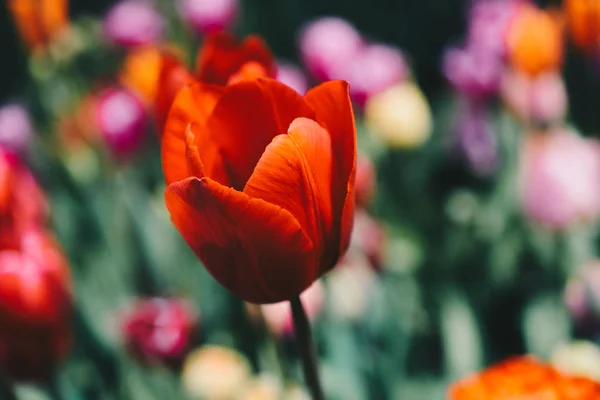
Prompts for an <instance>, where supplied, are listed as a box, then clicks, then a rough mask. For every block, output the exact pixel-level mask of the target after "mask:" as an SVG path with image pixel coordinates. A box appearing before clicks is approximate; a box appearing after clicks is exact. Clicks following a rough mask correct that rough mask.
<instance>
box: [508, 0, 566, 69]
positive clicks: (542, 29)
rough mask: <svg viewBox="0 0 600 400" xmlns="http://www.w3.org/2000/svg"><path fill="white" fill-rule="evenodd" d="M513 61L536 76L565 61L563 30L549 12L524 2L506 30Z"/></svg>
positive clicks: (517, 67)
mask: <svg viewBox="0 0 600 400" xmlns="http://www.w3.org/2000/svg"><path fill="white" fill-rule="evenodd" d="M507 45H508V52H509V58H510V61H511V63H512V65H513V67H515V68H516V69H517V70H519V71H521V72H523V73H525V74H528V75H537V74H539V73H541V72H544V71H548V70H554V69H557V68H559V66H560V63H561V61H562V51H563V49H562V47H563V43H562V32H561V27H560V24H559V22H558V21H557V20H556V18H554V17H553V16H552V15H551V14H550V13H549V12H546V11H543V10H540V9H539V8H537V7H535V6H532V5H525V4H524V5H522V6H521V8H520V11H519V12H518V13H517V15H516V16H515V17H514V20H513V21H512V22H511V24H510V26H509V29H508V32H507Z"/></svg>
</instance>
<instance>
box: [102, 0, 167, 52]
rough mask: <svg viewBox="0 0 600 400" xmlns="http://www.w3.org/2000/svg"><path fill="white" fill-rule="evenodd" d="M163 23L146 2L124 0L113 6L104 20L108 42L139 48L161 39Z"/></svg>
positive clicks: (143, 0) (155, 11)
mask: <svg viewBox="0 0 600 400" xmlns="http://www.w3.org/2000/svg"><path fill="white" fill-rule="evenodd" d="M163 30H164V21H163V18H162V16H161V15H160V14H159V13H158V11H157V10H156V9H155V8H154V7H153V5H152V3H150V2H149V1H147V0H124V1H121V2H120V3H117V4H116V5H114V6H113V7H112V8H111V9H110V10H109V11H108V13H107V14H106V17H105V19H104V33H105V35H106V37H107V38H108V40H110V41H111V42H113V43H115V44H118V45H120V46H126V47H129V46H140V45H145V44H150V43H154V42H157V41H159V40H160V39H161V38H162V35H163Z"/></svg>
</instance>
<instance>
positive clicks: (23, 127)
mask: <svg viewBox="0 0 600 400" xmlns="http://www.w3.org/2000/svg"><path fill="white" fill-rule="evenodd" d="M32 135H33V127H32V125H31V120H30V118H29V113H28V112H27V110H26V109H25V107H23V106H22V105H21V104H18V103H11V104H7V105H5V106H3V107H2V108H0V146H2V147H3V148H4V149H7V150H10V151H13V152H15V153H18V154H22V153H24V152H26V151H27V148H28V147H29V143H30V141H31V138H32Z"/></svg>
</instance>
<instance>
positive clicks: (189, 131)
mask: <svg viewBox="0 0 600 400" xmlns="http://www.w3.org/2000/svg"><path fill="white" fill-rule="evenodd" d="M162 159H163V169H164V172H165V176H166V180H167V184H168V185H169V186H168V188H167V190H166V204H167V208H168V209H169V212H170V213H171V219H172V221H173V223H174V224H175V226H176V227H177V229H178V230H179V232H180V233H181V234H182V236H183V237H184V239H185V240H186V241H187V242H188V244H189V245H190V247H191V248H192V250H193V251H194V252H195V253H196V255H197V256H198V257H199V258H200V259H201V260H202V261H203V262H204V264H205V266H206V268H207V269H208V270H209V272H210V273H211V274H212V275H213V276H214V277H215V278H216V279H217V280H218V281H219V282H220V283H221V284H222V285H223V286H225V287H227V288H228V289H229V290H231V291H232V292H234V293H236V294H237V295H238V296H240V297H241V298H243V299H244V300H247V301H249V302H252V303H274V302H279V301H283V300H289V299H291V298H292V297H295V296H297V295H299V294H300V293H301V292H302V291H303V290H305V289H306V288H308V287H309V286H310V285H311V283H312V282H314V281H315V280H316V279H317V278H318V277H319V276H320V275H321V274H323V273H324V272H326V271H328V270H329V269H331V268H332V267H333V266H334V265H335V264H336V262H337V260H338V258H339V257H340V255H342V253H343V252H344V251H345V250H346V248H347V247H348V242H349V240H350V232H351V230H352V222H353V215H354V180H355V168H356V132H355V127H354V116H353V112H352V107H351V103H350V98H349V96H348V84H347V83H345V82H341V81H333V82H327V83H325V84H322V85H320V86H318V87H316V88H314V89H312V90H310V91H309V92H308V93H307V94H306V96H305V97H302V96H300V95H299V94H298V93H297V92H296V91H294V90H293V89H291V88H289V87H287V86H285V85H284V84H282V83H279V82H277V81H275V80H272V79H257V80H253V81H247V82H241V83H237V84H235V85H230V86H228V87H226V88H220V89H216V88H215V87H211V86H205V85H202V84H193V85H190V86H188V87H186V88H185V89H184V90H182V91H181V92H179V94H178V95H177V98H176V99H175V101H174V103H173V106H172V108H171V112H170V113H169V117H168V120H167V123H166V126H165V131H164V137H163V143H162Z"/></svg>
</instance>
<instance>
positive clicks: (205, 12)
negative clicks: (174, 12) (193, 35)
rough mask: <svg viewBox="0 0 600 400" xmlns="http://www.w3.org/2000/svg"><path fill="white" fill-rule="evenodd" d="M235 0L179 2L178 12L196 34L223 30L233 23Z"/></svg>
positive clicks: (236, 8)
mask: <svg viewBox="0 0 600 400" xmlns="http://www.w3.org/2000/svg"><path fill="white" fill-rule="evenodd" d="M237 10H238V3H237V0H180V2H179V11H180V13H181V16H182V18H184V19H185V20H186V21H188V23H189V24H190V25H191V26H192V28H193V29H194V30H195V31H196V32H198V33H212V32H216V31H220V30H223V29H225V28H227V27H228V26H229V25H231V24H232V23H233V21H234V20H235V16H236V14H237Z"/></svg>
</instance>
